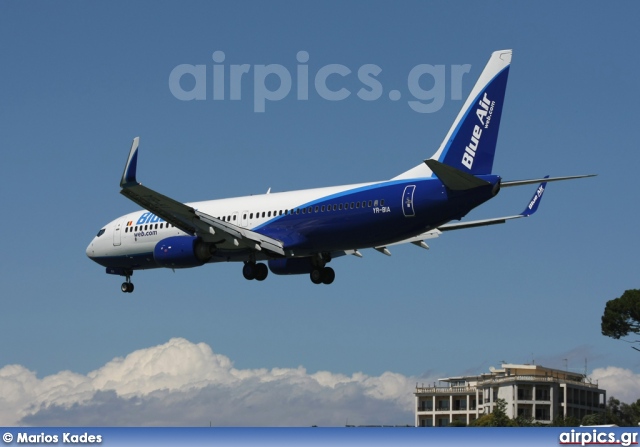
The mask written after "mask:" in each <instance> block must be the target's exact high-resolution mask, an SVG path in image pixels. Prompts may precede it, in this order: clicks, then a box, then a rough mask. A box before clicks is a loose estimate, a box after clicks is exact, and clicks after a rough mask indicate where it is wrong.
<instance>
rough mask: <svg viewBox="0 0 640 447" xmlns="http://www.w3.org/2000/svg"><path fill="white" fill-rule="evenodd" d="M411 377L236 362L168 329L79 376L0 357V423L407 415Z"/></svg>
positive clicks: (301, 421)
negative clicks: (158, 339)
mask: <svg viewBox="0 0 640 447" xmlns="http://www.w3.org/2000/svg"><path fill="white" fill-rule="evenodd" d="M419 380H421V381H424V380H425V379H424V378H421V379H419ZM429 380H432V379H429ZM417 381H418V380H416V378H410V377H405V376H403V375H401V374H396V373H391V372H385V373H384V374H382V375H380V376H379V377H371V376H367V375H365V374H362V373H355V374H353V375H352V376H346V375H343V374H334V373H331V372H328V371H320V372H317V373H315V374H308V373H307V371H306V370H305V369H304V368H303V367H298V368H288V369H287V368H274V369H271V370H268V369H253V370H252V369H245V370H239V369H235V368H234V367H233V363H232V362H231V360H230V359H229V358H228V357H226V356H224V355H220V354H215V353H214V352H213V351H212V350H211V348H210V347H209V346H208V345H206V344H204V343H198V344H194V343H191V342H189V341H188V340H185V339H182V338H174V339H171V340H169V342H167V343H165V344H163V345H159V346H155V347H151V348H147V349H141V350H138V351H135V352H133V353H131V354H129V355H127V356H126V357H125V358H116V359H113V360H112V361H110V362H108V363H107V364H106V365H104V366H103V367H102V368H100V369H97V370H95V371H92V372H90V373H89V374H87V375H82V374H76V373H72V372H69V371H63V372H60V373H57V374H54V375H51V376H47V377H44V378H43V379H38V378H37V377H36V374H35V373H34V372H32V371H29V370H28V369H26V368H24V367H22V366H20V365H9V366H5V367H4V368H2V369H0V425H43V426H46V425H62V426H65V425H66V426H69V425H79V426H88V425H115V426H117V425H173V426H176V425H208V424H209V423H212V424H213V425H228V426H263V425H272V426H308V425H314V424H316V425H325V426H326V425H329V426H340V425H344V424H345V423H346V422H347V421H348V422H349V423H350V424H412V423H413V405H414V397H413V394H412V393H413V389H414V386H415V383H416V382H417Z"/></svg>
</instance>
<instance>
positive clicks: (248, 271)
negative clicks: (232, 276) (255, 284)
mask: <svg viewBox="0 0 640 447" xmlns="http://www.w3.org/2000/svg"><path fill="white" fill-rule="evenodd" d="M257 273H258V269H257V268H256V264H255V263H252V262H247V263H245V264H244V267H242V276H244V279H246V280H248V281H251V280H252V279H256V274H257ZM265 276H266V275H265ZM263 279H264V278H263Z"/></svg>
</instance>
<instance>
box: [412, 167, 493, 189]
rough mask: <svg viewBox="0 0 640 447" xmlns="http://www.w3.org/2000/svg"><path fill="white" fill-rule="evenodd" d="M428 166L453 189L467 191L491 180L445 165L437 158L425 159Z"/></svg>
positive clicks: (487, 183)
mask: <svg viewBox="0 0 640 447" xmlns="http://www.w3.org/2000/svg"><path fill="white" fill-rule="evenodd" d="M424 162H425V163H426V165H427V166H429V168H430V169H431V170H432V171H433V173H434V174H435V175H436V176H437V177H438V178H439V179H440V181H441V182H442V183H443V184H444V186H446V187H447V188H449V189H450V190H452V191H466V190H468V189H473V188H477V187H479V186H485V185H490V183H489V182H487V181H484V180H482V179H479V178H478V177H475V176H473V175H471V174H467V173H466V172H463V171H461V170H459V169H456V168H454V167H451V166H448V165H445V164H444V163H440V162H439V161H436V160H431V159H429V160H425V161H424Z"/></svg>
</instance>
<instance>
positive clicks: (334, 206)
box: [333, 203, 338, 211]
mask: <svg viewBox="0 0 640 447" xmlns="http://www.w3.org/2000/svg"><path fill="white" fill-rule="evenodd" d="M337 209H338V205H336V204H335V203H334V204H333V211H336V210H337Z"/></svg>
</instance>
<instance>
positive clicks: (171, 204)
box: [120, 137, 284, 256]
mask: <svg viewBox="0 0 640 447" xmlns="http://www.w3.org/2000/svg"><path fill="white" fill-rule="evenodd" d="M139 141H140V139H139V137H136V138H134V139H133V144H132V145H131V150H130V151H129V158H128V159H127V164H126V166H125V168H124V172H123V174H122V180H121V181H120V187H121V188H122V189H121V190H120V194H122V195H123V196H125V197H127V198H128V199H130V200H131V201H133V202H135V203H137V204H138V205H140V206H141V207H143V208H144V209H146V210H148V211H151V212H152V213H154V214H155V215H156V216H159V217H161V218H162V219H164V220H165V221H167V222H169V223H170V224H171V225H174V226H175V227H177V228H179V229H180V230H182V231H184V232H185V233H188V234H190V235H192V236H199V237H201V238H202V239H203V240H205V241H207V242H213V243H215V244H216V245H217V246H218V247H219V248H224V249H230V250H234V249H238V250H241V249H250V250H254V251H262V250H266V251H267V252H270V253H272V254H276V255H280V256H283V255H284V247H283V245H282V242H280V241H278V240H276V239H273V238H270V237H268V236H265V235H262V234H260V233H256V232H255V231H251V230H247V229H246V228H242V227H239V226H237V225H233V224H230V223H229V222H224V221H222V220H220V219H216V218H215V217H212V216H209V215H208V214H205V213H203V212H201V211H198V210H196V209H194V208H193V207H191V206H188V205H185V204H184V203H180V202H178V201H176V200H173V199H172V198H170V197H167V196H165V195H162V194H160V193H158V192H156V191H154V190H152V189H149V188H147V187H146V186H142V184H140V183H138V181H137V180H136V170H137V164H138V143H139Z"/></svg>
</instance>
